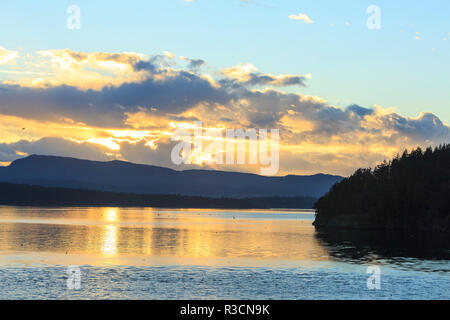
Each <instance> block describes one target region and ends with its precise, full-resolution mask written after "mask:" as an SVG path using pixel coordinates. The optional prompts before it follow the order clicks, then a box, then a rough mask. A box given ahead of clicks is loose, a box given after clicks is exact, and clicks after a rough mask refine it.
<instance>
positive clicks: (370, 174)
mask: <svg viewBox="0 0 450 320" xmlns="http://www.w3.org/2000/svg"><path fill="white" fill-rule="evenodd" d="M314 209H316V219H315V221H314V225H315V227H316V228H317V229H326V228H348V229H386V230H387V229H391V230H392V229H402V230H417V231H424V230H426V231H431V230H434V231H445V232H450V144H445V145H440V146H439V147H436V148H434V149H432V148H431V147H430V148H427V149H426V150H425V151H423V150H422V149H421V148H417V149H415V150H412V151H411V152H408V151H405V152H404V153H403V154H402V155H397V156H396V157H395V158H394V159H392V160H391V161H389V162H387V161H384V162H383V163H382V164H380V165H378V166H377V167H376V168H374V169H371V168H368V169H358V170H357V171H356V172H355V173H354V174H353V175H352V176H350V177H348V178H345V179H344V180H342V181H341V182H339V183H336V184H335V185H334V186H333V187H332V188H331V189H330V191H329V192H328V193H327V194H326V195H324V196H323V197H321V198H320V199H319V200H318V201H317V203H316V204H315V205H314Z"/></svg>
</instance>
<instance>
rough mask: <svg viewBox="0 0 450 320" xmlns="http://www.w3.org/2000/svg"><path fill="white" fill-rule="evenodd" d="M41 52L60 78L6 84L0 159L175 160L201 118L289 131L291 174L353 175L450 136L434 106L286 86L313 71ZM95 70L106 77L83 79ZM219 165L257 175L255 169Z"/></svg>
mask: <svg viewBox="0 0 450 320" xmlns="http://www.w3.org/2000/svg"><path fill="white" fill-rule="evenodd" d="M38 56H39V57H40V58H39V59H37V60H36V61H34V60H33V61H34V63H36V64H37V65H38V66H37V67H36V68H37V69H36V71H42V72H47V71H49V72H50V71H51V72H55V73H56V77H53V76H49V78H47V79H46V82H45V85H31V83H32V82H33V81H34V80H36V78H35V77H36V75H35V74H28V75H27V78H26V79H21V80H20V81H17V82H16V83H3V84H1V85H0V137H1V139H0V144H1V145H0V162H5V161H11V160H13V159H15V158H17V157H20V156H21V154H24V153H26V154H29V153H40V154H45V153H47V154H54V155H56V154H59V155H66V156H76V157H80V158H81V157H84V158H88V159H95V160H101V159H112V158H118V159H125V160H129V161H134V162H139V163H148V164H155V165H162V166H169V167H174V166H173V164H172V163H171V162H170V157H169V156H168V152H169V151H170V150H171V148H172V146H173V144H174V143H173V142H171V141H170V140H169V139H170V137H171V133H172V132H173V131H174V130H175V129H176V128H177V127H180V126H188V125H189V124H192V122H193V121H195V120H201V121H203V123H204V126H205V127H212V128H218V127H221V128H225V127H226V128H268V129H272V128H273V129H280V137H281V152H282V155H284V156H282V157H281V158H280V159H281V163H282V166H281V168H280V170H281V171H280V172H285V173H288V172H290V173H312V172H311V171H310V170H313V168H314V166H313V164H314V163H317V168H320V171H324V172H332V173H340V174H347V173H350V172H351V170H350V167H352V168H354V167H355V166H360V165H362V166H366V165H374V164H375V163H374V161H379V159H380V158H381V159H384V158H390V157H391V156H392V155H393V154H394V153H395V152H398V151H401V149H403V148H406V147H413V146H417V145H421V146H426V145H430V144H431V145H433V144H439V143H442V142H448V141H449V140H450V137H449V130H450V129H449V127H448V126H447V125H446V124H445V123H443V122H442V121H441V120H440V119H439V118H438V116H437V115H434V114H432V113H422V114H420V115H419V116H418V117H416V118H411V117H405V116H402V115H400V114H398V113H395V112H394V111H393V110H389V109H383V108H381V107H376V106H373V107H371V106H369V107H364V106H360V105H357V104H352V105H350V106H348V107H346V108H340V107H336V106H333V105H331V104H330V103H329V102H328V101H326V100H325V99H322V98H320V97H317V96H309V95H304V94H300V93H297V92H284V91H281V90H280V89H279V88H283V87H285V86H288V85H296V86H299V87H303V86H305V85H306V80H308V79H309V78H310V75H308V74H307V75H296V74H281V75H273V74H269V73H263V72H259V71H258V69H257V68H256V67H255V66H254V65H253V64H250V63H248V64H240V65H237V66H234V67H230V68H224V69H222V70H218V71H217V72H216V73H213V76H214V77H213V76H211V75H209V74H207V73H205V72H204V70H203V69H205V68H201V66H203V65H205V64H206V62H205V61H204V60H202V59H190V58H185V57H183V58H177V57H176V56H175V55H173V54H171V53H164V54H162V55H144V54H139V53H126V52H125V53H107V52H103V53H102V52H96V53H83V52H74V51H71V50H67V49H65V50H47V51H45V54H44V53H43V51H40V53H39V54H38ZM41 59H42V60H41ZM210 69H211V68H209V69H208V70H210ZM63 70H66V72H62V71H63ZM87 73H89V74H90V73H94V74H96V75H97V77H98V78H96V79H97V80H98V82H92V83H91V82H87V83H84V85H80V83H82V82H83V81H82V79H84V77H85V76H86V74H87ZM67 74H69V75H70V76H69V78H67ZM77 76H80V78H79V79H78V78H77ZM52 77H53V78H52ZM109 79H112V80H111V81H109ZM25 80H26V81H25ZM23 128H26V130H23ZM332 155H334V156H332ZM283 157H286V159H284V160H283ZM351 159H357V160H355V161H353V162H352V161H351ZM294 160H295V161H296V162H295V161H294ZM283 163H285V165H283ZM295 163H297V164H298V166H297V167H296V166H295ZM356 163H357V165H355V164H356ZM364 164H366V165H364ZM196 167H200V165H197V166H196ZM175 168H179V167H175ZM217 168H219V169H223V170H233V169H234V170H246V171H251V172H258V171H257V170H256V169H255V168H253V167H248V166H247V167H231V168H230V167H226V166H218V167H214V169H217ZM317 170H319V169H317Z"/></svg>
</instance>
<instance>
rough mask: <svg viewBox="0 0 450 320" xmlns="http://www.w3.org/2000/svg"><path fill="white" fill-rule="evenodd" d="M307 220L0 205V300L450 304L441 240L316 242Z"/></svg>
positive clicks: (300, 215) (448, 256)
mask: <svg viewBox="0 0 450 320" xmlns="http://www.w3.org/2000/svg"><path fill="white" fill-rule="evenodd" d="M313 218H314V213H313V212H311V211H308V210H202V209H200V210H199V209H152V208H147V209H142V208H100V207H99V208H32V207H0V299H449V298H450V263H449V262H450V239H449V238H450V237H449V235H445V234H423V235H421V234H418V235H410V234H399V233H394V234H390V233H384V234H380V233H375V234H374V233H371V232H348V231H347V232H344V231H341V232H333V233H331V234H323V233H317V232H316V231H315V230H314V228H313V227H312V225H311V223H312V221H313ZM69 266H71V267H70V269H69V271H68V267H69ZM368 267H370V268H369V270H368ZM373 267H375V268H373ZM373 270H375V271H373ZM376 270H379V271H380V274H379V280H380V281H379V284H380V286H379V289H377V288H376V287H377V286H376V285H375V288H374V289H369V288H368V282H369V284H372V286H369V287H372V288H373V284H376V281H375V280H376V276H377V274H376ZM78 271H79V272H78ZM368 271H369V273H367V272H368ZM373 272H375V274H374V273H373ZM78 276H79V278H78ZM78 279H79V282H78ZM374 279H375V280H374ZM78 283H79V285H80V287H79V288H77V284H78Z"/></svg>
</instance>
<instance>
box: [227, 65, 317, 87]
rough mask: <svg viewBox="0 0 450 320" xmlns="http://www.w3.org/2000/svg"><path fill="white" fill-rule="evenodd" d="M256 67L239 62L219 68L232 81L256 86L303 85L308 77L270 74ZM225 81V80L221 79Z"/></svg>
mask: <svg viewBox="0 0 450 320" xmlns="http://www.w3.org/2000/svg"><path fill="white" fill-rule="evenodd" d="M256 70H257V68H256V67H255V66H254V65H252V64H249V63H248V64H241V65H238V66H234V67H231V68H225V69H222V70H221V73H222V74H223V75H225V76H226V77H227V78H228V79H230V80H232V81H233V82H237V83H239V84H243V85H250V86H258V85H272V86H276V87H285V86H292V85H298V86H305V81H306V80H307V79H309V78H310V75H308V76H301V75H291V74H287V75H271V74H265V73H260V72H256ZM223 83H226V81H223Z"/></svg>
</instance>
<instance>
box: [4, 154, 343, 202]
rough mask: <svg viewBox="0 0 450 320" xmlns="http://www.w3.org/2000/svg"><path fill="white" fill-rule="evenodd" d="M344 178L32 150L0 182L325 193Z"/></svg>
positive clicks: (236, 193) (218, 193) (155, 190)
mask: <svg viewBox="0 0 450 320" xmlns="http://www.w3.org/2000/svg"><path fill="white" fill-rule="evenodd" d="M341 180H342V177H339V176H332V175H325V174H317V175H312V176H296V175H288V176H284V177H266V176H260V175H256V174H249V173H238V172H224V171H213V170H185V171H177V170H172V169H169V168H163V167H156V166H149V165H141V164H134V163H129V162H125V161H109V162H100V161H90V160H80V159H75V158H66V157H56V156H42V155H31V156H28V157H26V158H22V159H18V160H16V161H14V162H12V163H11V164H10V165H9V166H8V167H4V168H1V170H0V181H2V182H10V183H19V184H28V185H37V186H47V187H63V188H75V189H89V190H98V191H109V192H122V193H138V194H179V195H192V196H203V197H234V198H244V197H267V196H283V197H292V196H309V197H320V196H322V195H324V194H325V193H326V192H327V191H328V190H329V189H330V188H331V186H333V185H334V184H335V183H336V182H339V181H341Z"/></svg>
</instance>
